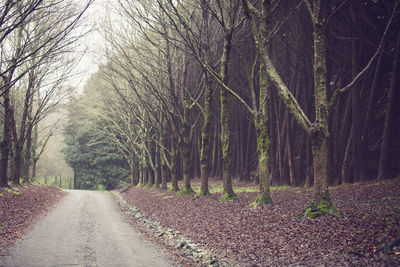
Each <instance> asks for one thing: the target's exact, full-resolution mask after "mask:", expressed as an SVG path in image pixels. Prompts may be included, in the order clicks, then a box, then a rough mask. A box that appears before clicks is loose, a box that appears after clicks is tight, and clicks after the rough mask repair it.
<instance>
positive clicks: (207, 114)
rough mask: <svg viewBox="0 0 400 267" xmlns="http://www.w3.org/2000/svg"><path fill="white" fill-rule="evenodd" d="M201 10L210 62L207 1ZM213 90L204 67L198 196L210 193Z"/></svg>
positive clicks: (204, 49) (205, 45)
mask: <svg viewBox="0 0 400 267" xmlns="http://www.w3.org/2000/svg"><path fill="white" fill-rule="evenodd" d="M201 3H202V4H201V12H202V26H203V34H202V39H203V42H202V44H203V46H202V48H203V51H204V60H205V61H206V63H208V62H209V56H210V44H209V29H208V23H209V22H208V21H209V10H208V8H207V3H206V2H205V1H202V2H201ZM212 96H213V93H212V90H211V80H210V75H209V74H208V73H207V70H205V69H204V106H203V114H204V123H203V127H202V129H201V149H200V176H201V177H200V180H201V182H200V191H199V192H198V193H197V194H196V196H205V195H208V194H210V192H209V190H208V178H209V177H210V165H211V164H210V162H211V159H210V152H211V151H210V150H211V122H212V115H213V114H212V112H211V103H212Z"/></svg>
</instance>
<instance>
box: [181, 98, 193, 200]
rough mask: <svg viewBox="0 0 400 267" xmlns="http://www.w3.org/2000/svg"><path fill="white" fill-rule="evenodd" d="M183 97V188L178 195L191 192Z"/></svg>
mask: <svg viewBox="0 0 400 267" xmlns="http://www.w3.org/2000/svg"><path fill="white" fill-rule="evenodd" d="M186 101H187V100H186V98H185V99H184V106H183V123H182V127H183V129H182V136H183V159H182V165H183V186H184V187H183V188H182V190H181V192H180V193H179V195H186V194H191V193H192V192H193V189H192V187H191V185H190V139H191V138H190V135H191V133H190V125H189V107H188V105H187V103H186Z"/></svg>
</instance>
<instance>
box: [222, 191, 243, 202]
mask: <svg viewBox="0 0 400 267" xmlns="http://www.w3.org/2000/svg"><path fill="white" fill-rule="evenodd" d="M237 198H238V197H237V196H236V195H235V193H233V194H229V193H225V194H223V195H222V196H221V197H220V198H219V200H218V201H219V202H225V201H231V200H235V199H237Z"/></svg>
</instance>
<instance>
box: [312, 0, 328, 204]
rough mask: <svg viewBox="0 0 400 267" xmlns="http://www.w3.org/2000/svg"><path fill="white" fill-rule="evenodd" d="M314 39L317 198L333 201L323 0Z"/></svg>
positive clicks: (316, 6)
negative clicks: (330, 175) (329, 175)
mask: <svg viewBox="0 0 400 267" xmlns="http://www.w3.org/2000/svg"><path fill="white" fill-rule="evenodd" d="M313 25H314V32H313V40H314V90H315V92H314V95H315V120H316V124H315V125H314V127H313V134H312V151H313V157H314V202H315V204H316V205H317V206H318V205H320V203H321V202H323V201H327V202H330V195H329V190H328V173H327V168H328V146H327V141H328V137H329V131H328V102H327V88H326V47H325V36H324V25H325V23H324V19H323V13H322V6H321V1H320V0H315V1H314V11H313Z"/></svg>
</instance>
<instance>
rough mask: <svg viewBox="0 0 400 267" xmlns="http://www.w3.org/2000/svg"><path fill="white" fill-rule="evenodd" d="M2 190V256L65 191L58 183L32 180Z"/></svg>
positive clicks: (0, 209)
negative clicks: (38, 182) (39, 182)
mask: <svg viewBox="0 0 400 267" xmlns="http://www.w3.org/2000/svg"><path fill="white" fill-rule="evenodd" d="M16 192H17V193H16ZM0 193H1V195H0V258H1V257H2V256H3V255H5V254H7V253H8V252H9V250H10V248H11V247H12V245H13V244H14V243H15V241H16V240H18V239H19V238H21V236H22V235H23V234H24V233H25V232H26V230H28V229H29V228H30V227H32V226H33V225H34V224H35V222H37V221H38V220H39V218H40V217H41V216H42V215H44V214H45V213H46V211H48V210H49V209H50V208H51V207H53V206H54V204H55V203H56V202H57V201H58V200H59V199H60V198H61V197H62V196H63V195H64V194H63V193H62V192H61V190H60V189H58V188H55V187H51V186H43V185H29V184H25V185H22V186H20V187H16V188H13V189H12V190H10V189H7V188H0Z"/></svg>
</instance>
